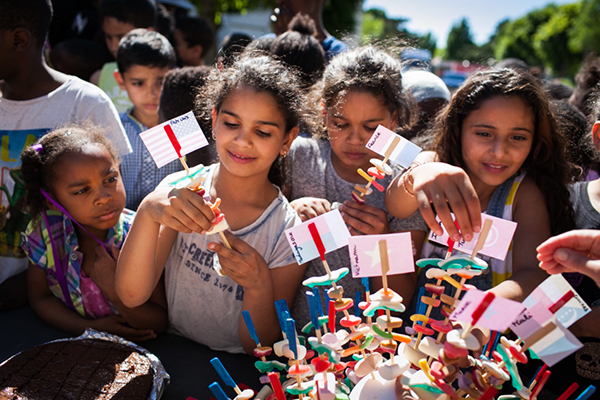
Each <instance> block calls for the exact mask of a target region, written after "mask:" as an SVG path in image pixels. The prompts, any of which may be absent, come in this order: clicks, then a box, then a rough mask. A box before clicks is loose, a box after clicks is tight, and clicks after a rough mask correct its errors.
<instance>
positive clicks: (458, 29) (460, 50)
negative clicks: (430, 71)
mask: <svg viewBox="0 0 600 400" xmlns="http://www.w3.org/2000/svg"><path fill="white" fill-rule="evenodd" d="M476 49H477V45H476V44H475V43H473V39H472V38H471V30H470V28H469V23H468V22H467V20H466V18H463V19H462V20H461V21H460V22H459V23H458V24H457V25H454V26H453V27H452V29H451V30H450V33H449V34H448V41H447V42H446V57H447V58H449V59H451V60H469V59H471V57H472V56H473V54H475V51H476Z"/></svg>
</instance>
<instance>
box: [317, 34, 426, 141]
mask: <svg viewBox="0 0 600 400" xmlns="http://www.w3.org/2000/svg"><path fill="white" fill-rule="evenodd" d="M401 68H402V63H401V61H400V60H399V59H397V58H394V57H392V56H391V55H389V54H388V53H386V52H385V51H383V50H380V49H378V48H376V47H374V46H365V47H359V48H357V49H355V50H352V51H345V52H343V53H341V54H338V55H337V56H335V57H334V58H333V59H332V60H331V61H330V62H329V64H328V65H327V67H326V68H325V72H324V73H323V79H322V81H321V82H322V83H321V84H320V85H319V84H317V85H316V91H317V96H318V97H319V98H320V99H322V101H323V103H324V106H325V108H332V107H335V106H336V105H337V104H338V103H339V102H341V101H343V99H344V97H345V96H346V94H347V93H348V92H351V91H354V90H355V91H362V92H367V93H370V94H372V95H373V96H375V97H376V98H378V99H380V100H381V102H382V104H384V105H385V106H386V107H388V109H389V111H390V113H392V114H393V113H394V112H395V113H396V115H397V116H398V126H399V128H398V130H399V131H405V130H408V129H410V127H411V126H412V125H413V124H414V123H415V122H416V119H417V117H418V115H417V112H416V110H417V105H416V102H415V100H414V98H413V97H412V96H411V95H408V94H407V92H406V90H404V88H403V87H402V74H401V72H400V71H401ZM318 136H320V137H325V135H324V132H319V134H318Z"/></svg>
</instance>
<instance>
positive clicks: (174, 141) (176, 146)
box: [165, 124, 181, 158]
mask: <svg viewBox="0 0 600 400" xmlns="http://www.w3.org/2000/svg"><path fill="white" fill-rule="evenodd" d="M165 132H167V137H168V138H169V140H170V141H171V144H172V145H173V148H174V149H175V152H176V153H177V157H179V158H181V145H180V144H179V140H177V136H175V132H173V128H171V125H169V124H166V125H165Z"/></svg>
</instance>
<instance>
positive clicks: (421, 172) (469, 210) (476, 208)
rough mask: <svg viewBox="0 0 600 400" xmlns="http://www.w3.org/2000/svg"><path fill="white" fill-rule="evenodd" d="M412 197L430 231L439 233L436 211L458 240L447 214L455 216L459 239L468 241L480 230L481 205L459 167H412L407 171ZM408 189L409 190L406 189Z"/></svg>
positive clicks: (433, 163) (427, 165)
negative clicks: (413, 195) (411, 182)
mask: <svg viewBox="0 0 600 400" xmlns="http://www.w3.org/2000/svg"><path fill="white" fill-rule="evenodd" d="M410 174H411V177H412V179H413V180H414V181H413V182H414V183H413V185H412V186H413V187H412V190H413V192H414V194H415V197H416V199H417V202H418V204H419V209H420V210H421V214H422V215H423V219H424V220H425V222H426V223H427V225H428V226H429V227H430V228H431V230H432V231H433V232H435V233H436V234H437V235H441V234H442V228H441V226H440V224H439V223H438V222H437V221H436V220H435V214H434V211H433V209H432V207H431V206H432V205H433V207H434V208H435V212H436V213H437V215H438V216H439V218H440V220H441V221H442V224H443V225H444V227H445V228H446V230H447V231H448V233H449V235H450V237H451V238H453V239H454V240H460V239H461V236H460V234H459V232H458V229H456V226H455V224H454V222H453V221H452V216H451V215H450V212H452V213H454V216H455V217H456V221H457V222H458V226H459V227H460V231H461V233H462V238H464V239H465V240H467V241H470V240H471V239H472V238H473V232H479V230H480V229H481V205H480V204H479V198H478V197H477V193H476V192H475V189H474V188H473V185H472V184H471V180H470V179H469V176H468V175H467V173H466V172H465V171H464V170H463V169H462V168H459V167H455V166H453V165H450V164H446V163H439V162H432V163H427V164H422V165H419V166H417V167H414V168H413V169H412V170H411V171H410ZM409 189H410V188H409Z"/></svg>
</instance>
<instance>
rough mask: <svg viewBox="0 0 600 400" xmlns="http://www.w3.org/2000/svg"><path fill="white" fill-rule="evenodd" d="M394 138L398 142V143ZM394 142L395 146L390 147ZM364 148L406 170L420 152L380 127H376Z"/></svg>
mask: <svg viewBox="0 0 600 400" xmlns="http://www.w3.org/2000/svg"><path fill="white" fill-rule="evenodd" d="M396 138H399V139H400V140H399V141H398V139H396ZM394 139H396V140H394ZM394 142H397V144H396V145H395V146H394V147H392V146H393V145H394ZM365 147H366V148H367V149H369V150H373V151H374V152H375V153H377V154H380V155H382V156H384V157H386V156H387V157H388V158H389V159H390V160H391V161H393V162H395V163H396V164H398V165H400V166H402V167H404V168H407V167H408V166H409V165H410V164H411V163H412V162H413V160H414V159H415V157H416V156H417V155H418V154H419V153H420V152H421V148H420V147H419V146H417V145H416V144H414V143H412V142H410V141H408V140H406V139H404V138H403V137H402V136H400V135H397V134H396V133H394V132H392V131H391V130H389V129H387V128H386V127H384V126H382V125H379V126H378V127H377V129H376V130H375V132H374V133H373V135H372V136H371V138H370V139H369V141H368V142H367V144H366V145H365Z"/></svg>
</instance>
